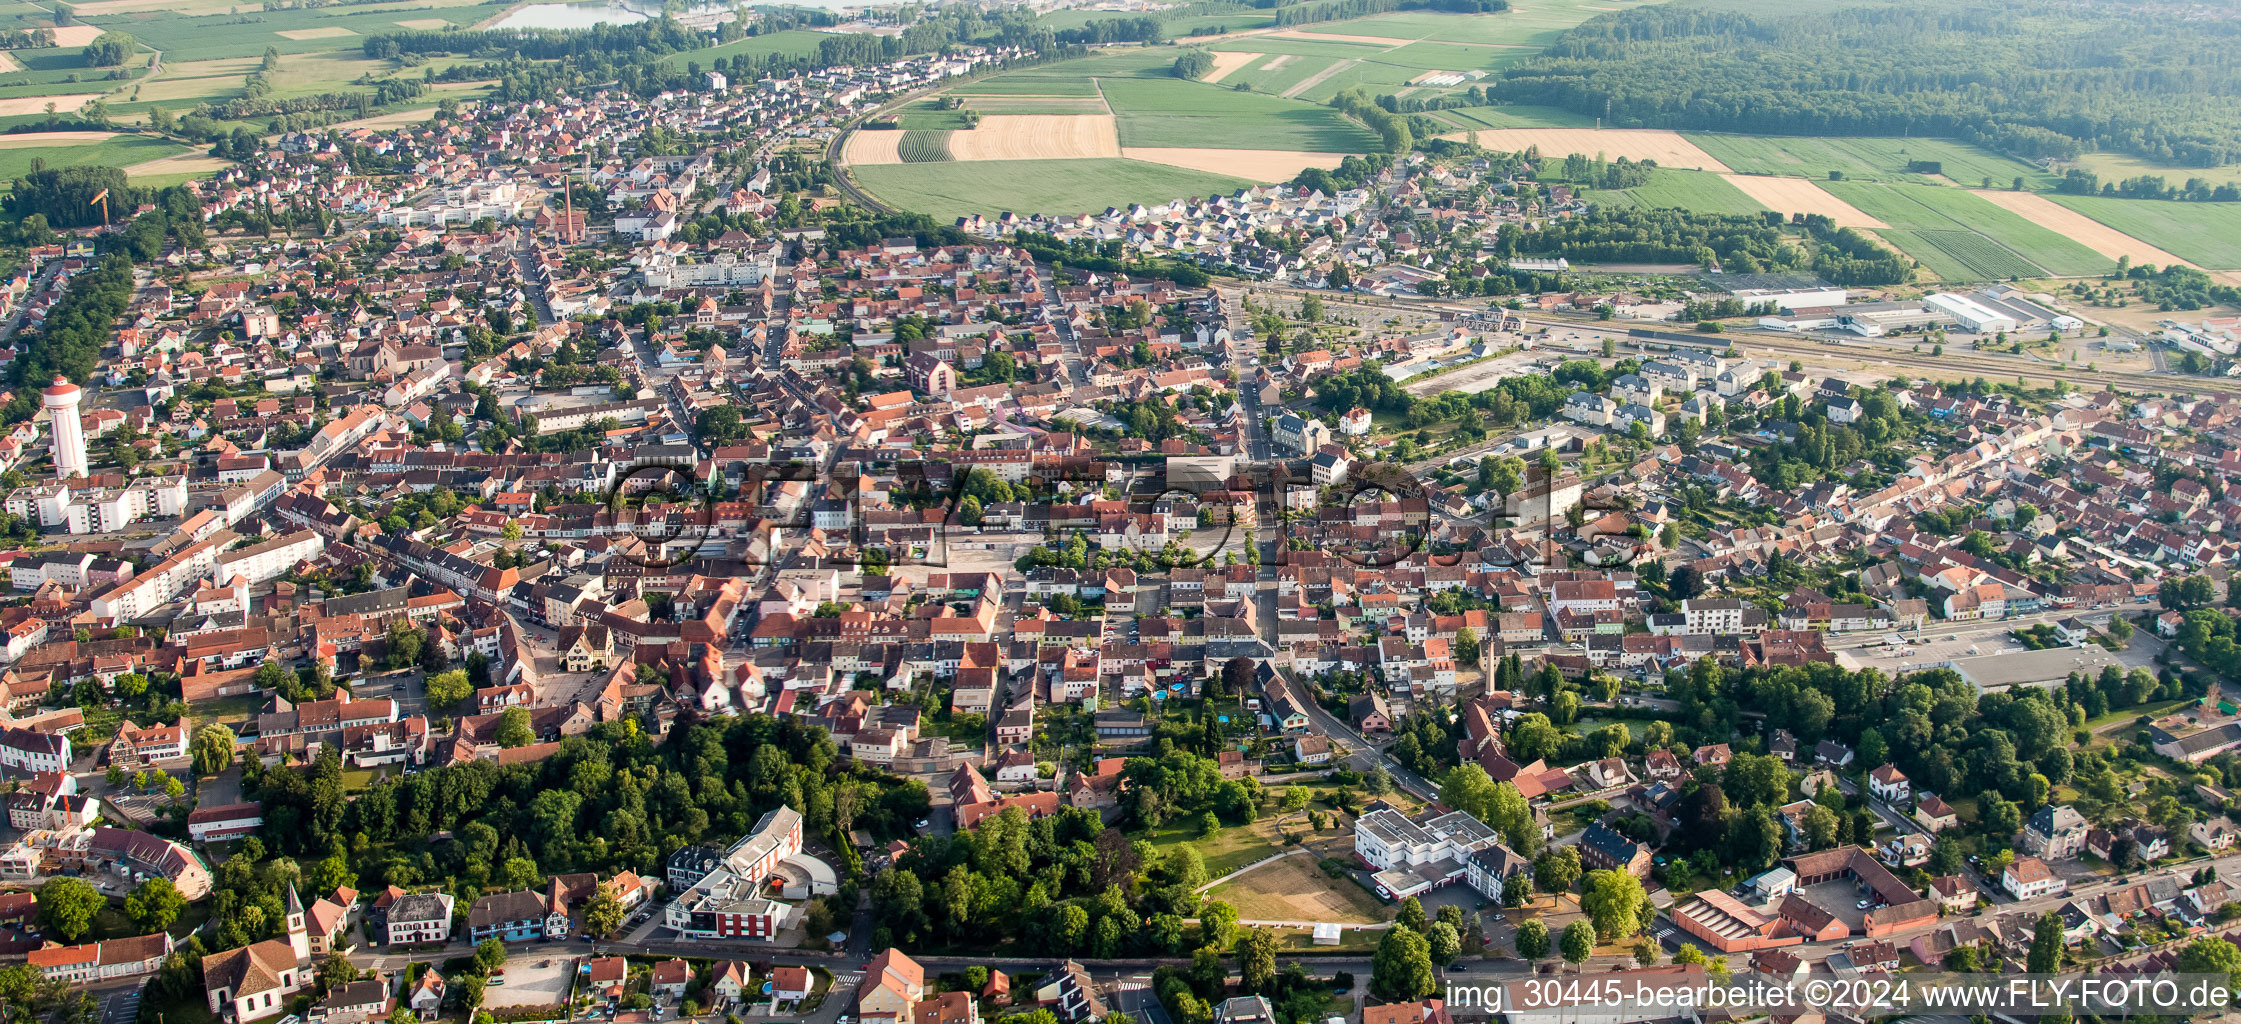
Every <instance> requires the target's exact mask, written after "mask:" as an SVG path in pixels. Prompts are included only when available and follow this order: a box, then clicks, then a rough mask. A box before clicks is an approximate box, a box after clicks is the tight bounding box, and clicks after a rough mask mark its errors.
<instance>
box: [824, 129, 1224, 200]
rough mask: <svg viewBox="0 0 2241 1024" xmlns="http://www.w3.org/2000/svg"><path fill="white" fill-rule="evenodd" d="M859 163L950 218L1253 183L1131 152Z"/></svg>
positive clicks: (889, 187) (859, 176)
mask: <svg viewBox="0 0 2241 1024" xmlns="http://www.w3.org/2000/svg"><path fill="white" fill-rule="evenodd" d="M865 134H869V133H865ZM888 134H893V133H888ZM851 171H852V172H853V173H854V174H855V176H856V181H857V182H858V183H859V184H861V185H862V186H863V187H864V188H865V190H867V191H869V192H871V193H872V194H873V195H876V196H878V197H879V198H880V199H882V200H885V201H886V202H888V203H891V204H893V205H895V206H898V207H901V208H903V209H906V210H916V211H919V212H922V213H929V214H933V215H934V216H937V217H944V218H947V217H959V216H964V215H965V214H970V213H980V214H996V213H1002V212H1004V211H1006V210H1013V211H1018V212H1022V213H1025V212H1036V213H1053V214H1067V213H1096V212H1099V211H1102V210H1104V209H1105V208H1106V207H1108V206H1118V205H1125V204H1128V203H1164V202H1167V201H1169V200H1173V199H1178V198H1182V197H1185V196H1206V195H1211V194H1215V193H1220V194H1223V195H1227V194H1229V193H1231V192H1235V191H1237V190H1238V189H1241V188H1246V187H1249V186H1251V185H1252V184H1253V183H1252V182H1250V181H1246V180H1245V179H1243V178H1233V177H1230V176H1228V175H1223V174H1209V173H1206V172H1204V171H1191V170H1184V169H1182V168H1177V167H1167V166H1163V165H1160V164H1154V163H1146V162H1144V161H1141V160H1125V159H1115V160H1013V161H1004V162H994V163H990V162H983V163H960V162H950V163H938V164H889V165H884V166H871V167H854V168H851Z"/></svg>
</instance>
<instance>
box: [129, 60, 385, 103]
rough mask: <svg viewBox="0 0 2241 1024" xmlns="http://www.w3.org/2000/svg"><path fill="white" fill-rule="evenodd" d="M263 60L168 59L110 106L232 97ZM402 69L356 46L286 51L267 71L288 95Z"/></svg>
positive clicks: (349, 86)
mask: <svg viewBox="0 0 2241 1024" xmlns="http://www.w3.org/2000/svg"><path fill="white" fill-rule="evenodd" d="M261 60H262V58H261V57H229V58H225V59H221V60H198V61H180V62H178V63H169V62H166V63H165V64H164V68H163V74H162V75H161V76H160V77H157V78H155V79H153V80H151V81H144V82H141V83H138V84H136V85H134V86H132V87H130V88H127V89H125V90H123V91H121V92H120V93H118V94H117V96H116V97H114V98H112V99H111V100H110V103H109V107H110V109H111V110H113V111H115V112H117V113H118V114H123V115H129V114H138V113H144V112H146V111H147V110H148V109H149V108H151V107H159V106H160V107H163V108H164V109H166V110H170V111H172V112H174V113H178V112H181V111H185V110H188V109H191V108H193V107H194V105H195V104H198V103H214V102H218V101H221V100H229V99H235V98H238V97H240V96H241V94H242V88H243V85H244V83H245V81H246V80H247V78H248V76H249V75H250V73H252V72H254V71H256V70H257V68H258V66H259V64H260V62H261ZM400 73H402V72H399V71H398V70H397V69H396V67H395V65H393V64H392V63H391V62H389V61H385V60H374V59H372V58H369V57H366V56H364V55H363V54H361V53H360V52H359V51H358V50H356V49H351V50H347V51H341V52H330V53H291V54H284V55H282V56H281V58H280V72H279V73H278V74H276V75H272V76H271V79H272V86H273V88H272V97H273V98H274V99H291V98H294V97H298V96H315V95H318V94H320V93H327V92H343V91H353V90H354V89H355V88H356V87H354V86H353V83H355V82H357V81H358V80H360V79H361V78H364V77H366V76H368V75H371V76H374V77H376V78H386V77H391V76H393V75H396V74H400ZM411 73H412V74H418V73H419V69H417V68H416V69H412V72H411Z"/></svg>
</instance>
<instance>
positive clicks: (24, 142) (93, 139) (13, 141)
mask: <svg viewBox="0 0 2241 1024" xmlns="http://www.w3.org/2000/svg"><path fill="white" fill-rule="evenodd" d="M57 109H60V108H57ZM116 137H117V133H116V132H26V133H24V134H22V135H0V149H29V148H31V147H33V146H90V145H93V144H94V143H97V142H107V141H109V140H110V139H114V138H116Z"/></svg>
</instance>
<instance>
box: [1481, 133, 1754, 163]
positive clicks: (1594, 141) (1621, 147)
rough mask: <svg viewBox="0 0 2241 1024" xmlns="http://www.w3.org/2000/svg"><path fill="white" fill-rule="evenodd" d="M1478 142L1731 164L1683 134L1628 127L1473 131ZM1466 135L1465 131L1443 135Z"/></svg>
mask: <svg viewBox="0 0 2241 1024" xmlns="http://www.w3.org/2000/svg"><path fill="white" fill-rule="evenodd" d="M1468 134H1469V135H1471V136H1474V137H1475V138H1476V139H1477V141H1478V144H1479V145H1481V146H1485V147H1486V148H1488V149H1492V150H1497V151H1500V152H1504V153H1522V152H1524V151H1525V150H1528V149H1534V148H1538V149H1539V150H1540V151H1541V155H1542V156H1570V155H1572V154H1574V153H1580V154H1583V155H1586V156H1594V155H1596V154H1598V153H1600V154H1602V155H1603V158H1604V159H1606V160H1616V159H1618V158H1619V157H1622V156H1623V157H1625V158H1627V159H1629V160H1655V161H1657V165H1658V166H1659V167H1672V168H1677V169H1680V170H1693V171H1720V172H1725V171H1726V170H1727V165H1726V164H1723V163H1721V162H1719V161H1718V160H1714V159H1712V155H1711V154H1709V153H1706V152H1705V151H1703V150H1701V149H1698V148H1696V143H1693V142H1690V141H1689V140H1687V139H1684V138H1682V137H1681V136H1680V133H1678V132H1656V131H1633V130H1625V129H1604V130H1601V131H1598V130H1596V129H1593V128H1497V129H1494V130H1491V131H1482V132H1471V133H1468ZM1441 137H1442V138H1451V139H1456V138H1463V137H1464V135H1463V133H1458V134H1456V135H1446V136H1441Z"/></svg>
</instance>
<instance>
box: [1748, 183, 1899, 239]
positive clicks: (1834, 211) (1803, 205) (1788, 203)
mask: <svg viewBox="0 0 2241 1024" xmlns="http://www.w3.org/2000/svg"><path fill="white" fill-rule="evenodd" d="M1720 177H1721V178H1723V179H1725V180H1726V181H1727V183H1728V184H1729V185H1732V186H1734V187H1736V188H1738V189H1740V190H1742V192H1743V194H1744V195H1747V196H1750V197H1751V199H1752V200H1753V201H1755V202H1757V203H1759V204H1760V205H1762V206H1764V207H1766V208H1767V209H1769V210H1777V211H1780V212H1782V213H1784V214H1797V213H1804V214H1815V213H1817V214H1820V215H1821V216H1823V217H1827V218H1828V219H1829V220H1831V221H1833V222H1835V223H1836V226H1838V227H1843V228H1887V227H1890V226H1891V225H1889V224H1886V223H1884V222H1882V221H1880V220H1877V219H1876V218H1874V217H1872V216H1869V215H1868V214H1866V213H1862V212H1861V211H1860V210H1859V209H1857V208H1855V207H1854V206H1853V205H1852V204H1850V203H1847V202H1845V201H1844V200H1841V199H1838V198H1837V197H1835V196H1832V195H1830V194H1828V192H1826V191H1824V190H1823V189H1822V188H1821V186H1819V185H1816V184H1814V183H1813V182H1811V181H1807V180H1806V179H1804V178H1777V177H1774V176H1772V175H1766V174H1723V175H1720Z"/></svg>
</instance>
